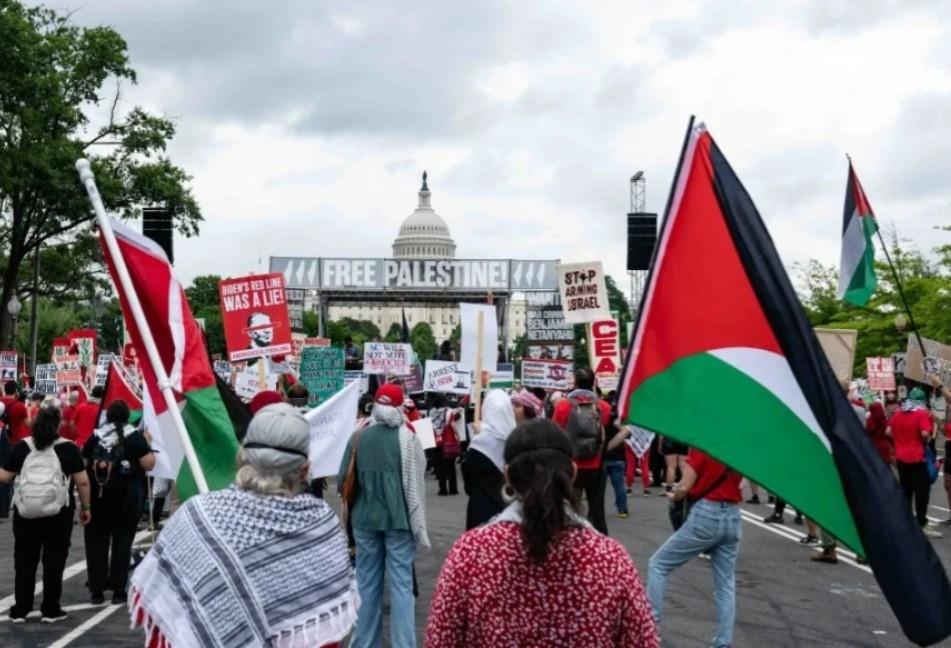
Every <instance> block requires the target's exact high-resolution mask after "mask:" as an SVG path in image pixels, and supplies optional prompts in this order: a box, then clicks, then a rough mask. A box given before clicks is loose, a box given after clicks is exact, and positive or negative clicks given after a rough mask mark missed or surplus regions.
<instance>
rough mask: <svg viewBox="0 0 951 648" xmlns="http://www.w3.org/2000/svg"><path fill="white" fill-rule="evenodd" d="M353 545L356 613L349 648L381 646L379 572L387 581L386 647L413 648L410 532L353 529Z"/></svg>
mask: <svg viewBox="0 0 951 648" xmlns="http://www.w3.org/2000/svg"><path fill="white" fill-rule="evenodd" d="M353 538H354V540H355V541H356V544H357V591H358V592H359V593H360V601H361V603H360V612H359V614H358V615H357V629H356V632H354V634H353V640H352V641H351V642H350V647H351V648H377V646H382V645H383V569H384V566H385V567H386V572H387V573H388V574H389V578H390V645H391V646H393V648H415V647H416V599H415V598H414V597H413V556H414V555H415V554H416V540H415V539H414V538H413V533H412V532H411V531H362V530H360V529H354V530H353Z"/></svg>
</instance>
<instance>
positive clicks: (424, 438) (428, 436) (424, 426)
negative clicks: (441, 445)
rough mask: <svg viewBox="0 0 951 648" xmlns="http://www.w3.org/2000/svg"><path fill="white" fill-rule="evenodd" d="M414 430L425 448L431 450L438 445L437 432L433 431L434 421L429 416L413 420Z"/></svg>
mask: <svg viewBox="0 0 951 648" xmlns="http://www.w3.org/2000/svg"><path fill="white" fill-rule="evenodd" d="M413 431H414V432H415V433H416V438H417V439H419V443H420V445H421V446H423V450H429V449H430V448H435V447H436V434H435V432H434V431H433V421H432V419H428V418H421V419H417V420H415V421H413Z"/></svg>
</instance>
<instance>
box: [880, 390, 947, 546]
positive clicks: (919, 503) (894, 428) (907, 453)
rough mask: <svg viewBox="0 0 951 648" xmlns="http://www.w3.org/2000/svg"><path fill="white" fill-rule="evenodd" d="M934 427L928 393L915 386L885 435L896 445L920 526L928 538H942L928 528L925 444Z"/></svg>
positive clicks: (903, 486) (907, 494) (900, 474)
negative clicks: (927, 400) (929, 410)
mask: <svg viewBox="0 0 951 648" xmlns="http://www.w3.org/2000/svg"><path fill="white" fill-rule="evenodd" d="M933 428H934V421H932V420H931V415H930V414H929V413H928V410H927V408H926V407H925V392H924V390H922V389H921V388H920V387H915V388H914V389H912V390H911V391H910V392H908V399H907V400H906V401H905V402H904V403H902V406H901V409H900V410H899V411H897V412H895V413H894V414H893V415H892V418H891V420H889V421H888V429H887V430H886V431H885V433H886V434H887V435H888V436H890V437H891V438H892V440H893V441H894V442H895V464H896V466H897V467H898V481H899V482H900V483H901V489H902V491H904V493H905V501H906V502H908V506H909V507H910V506H911V500H912V496H914V500H915V516H916V517H917V518H918V525H919V526H920V527H921V528H922V529H923V530H924V531H925V533H926V534H927V535H930V536H934V537H940V535H941V534H940V533H938V532H937V531H934V530H932V529H926V527H927V526H928V496H929V495H930V493H931V478H930V477H929V476H928V465H927V464H926V463H925V444H927V443H928V441H929V440H930V439H931V434H932V432H933Z"/></svg>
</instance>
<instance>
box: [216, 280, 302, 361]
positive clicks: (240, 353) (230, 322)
mask: <svg viewBox="0 0 951 648" xmlns="http://www.w3.org/2000/svg"><path fill="white" fill-rule="evenodd" d="M218 296H219V298H220V300H221V318H222V320H223V324H224V329H225V343H226V344H227V346H228V360H230V361H231V362H239V361H241V360H248V359H249V358H260V357H266V356H273V355H282V354H289V353H290V352H291V324H290V316H289V315H288V312H287V301H286V299H285V292H284V275H282V274H280V273H273V274H265V275H251V276H249V277H238V278H236V279H222V280H221V283H219V284H218Z"/></svg>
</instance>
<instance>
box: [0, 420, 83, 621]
mask: <svg viewBox="0 0 951 648" xmlns="http://www.w3.org/2000/svg"><path fill="white" fill-rule="evenodd" d="M59 426H60V413H59V410H58V409H56V408H54V407H43V408H40V410H39V412H38V413H37V415H36V420H34V422H33V429H32V434H31V436H30V437H29V438H28V439H24V440H23V441H20V442H18V443H17V444H16V445H15V446H13V450H12V451H11V452H10V456H9V457H8V458H7V461H6V463H5V464H4V466H3V469H2V470H0V482H3V483H7V484H8V483H10V482H12V481H13V480H14V478H18V479H17V491H16V495H15V496H14V498H13V506H14V511H13V541H14V544H13V565H14V570H15V574H16V576H15V584H14V601H15V602H14V605H13V607H12V608H10V620H11V621H12V622H13V623H23V622H24V621H26V616H27V614H29V613H30V611H32V609H33V594H34V587H35V580H36V568H37V565H38V564H39V562H40V558H41V556H42V560H43V603H42V605H40V612H41V613H42V615H43V618H42V619H41V620H42V621H43V623H54V622H56V621H61V620H63V619H65V618H66V616H67V615H66V612H64V611H63V609H62V608H61V607H60V605H59V601H60V594H61V593H62V591H63V569H64V568H65V567H66V558H67V556H68V554H69V541H70V536H71V535H72V533H73V510H74V508H75V503H74V500H73V498H72V497H70V493H71V492H72V485H71V483H70V481H69V480H70V479H72V481H73V483H75V484H76V488H77V490H78V491H79V500H80V502H81V504H82V512H81V513H80V521H81V522H82V523H83V524H87V523H88V522H89V520H90V512H89V480H88V479H87V478H86V472H85V471H84V470H83V459H82V457H81V456H80V454H79V448H77V447H76V445H75V444H74V443H73V442H72V441H69V440H67V439H63V438H60V436H59Z"/></svg>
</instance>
